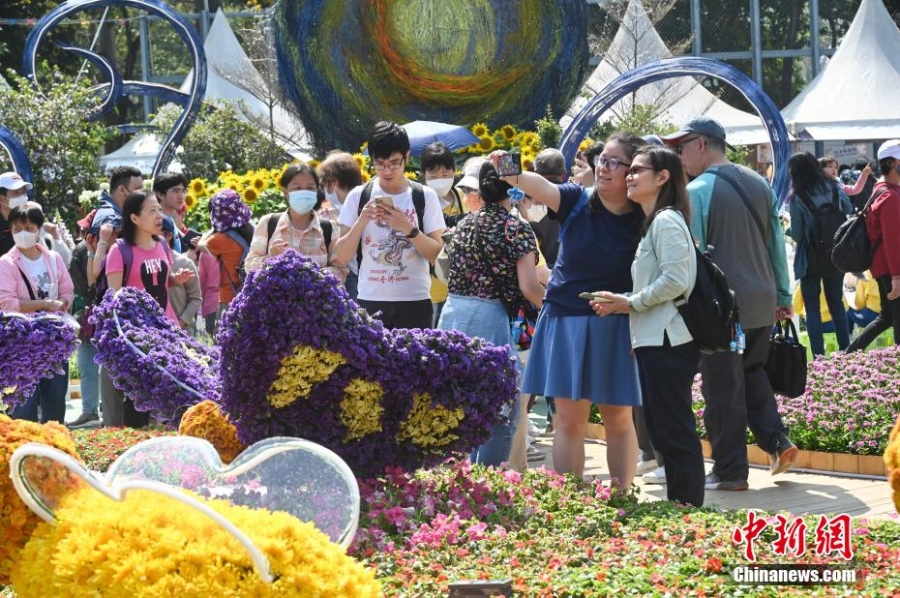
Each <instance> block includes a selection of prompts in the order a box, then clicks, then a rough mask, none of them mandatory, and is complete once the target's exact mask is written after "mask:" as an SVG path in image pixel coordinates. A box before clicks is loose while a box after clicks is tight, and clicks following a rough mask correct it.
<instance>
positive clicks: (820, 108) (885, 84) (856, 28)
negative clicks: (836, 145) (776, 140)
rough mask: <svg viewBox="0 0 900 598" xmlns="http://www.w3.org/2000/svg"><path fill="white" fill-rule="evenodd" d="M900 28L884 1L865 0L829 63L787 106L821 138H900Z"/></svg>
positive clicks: (788, 114) (800, 127)
mask: <svg viewBox="0 0 900 598" xmlns="http://www.w3.org/2000/svg"><path fill="white" fill-rule="evenodd" d="M898 57H900V30H898V29H897V25H895V24H894V21H893V19H891V15H890V14H889V13H888V11H887V9H886V8H885V7H884V4H883V3H882V2H881V0H863V2H862V4H860V6H859V10H858V11H857V13H856V16H855V17H854V18H853V23H851V24H850V28H849V29H848V30H847V34H846V35H845V36H844V39H843V40H841V43H840V45H839V46H838V48H837V50H836V51H835V53H834V55H833V56H832V57H831V60H830V61H828V65H827V66H826V67H825V68H824V69H823V70H822V71H821V72H820V73H819V74H818V75H817V76H816V78H815V79H813V80H812V81H810V83H809V85H807V86H806V88H805V89H804V90H803V91H802V92H800V94H799V95H798V96H797V97H795V98H794V99H793V100H792V101H791V103H790V104H788V105H787V106H786V107H785V108H784V110H782V111H781V115H782V117H784V120H785V122H786V123H787V125H788V130H789V131H790V132H791V133H793V134H794V135H796V136H800V134H801V133H805V134H804V135H803V137H810V138H812V139H814V140H816V141H823V140H848V139H849V140H869V139H871V140H880V139H888V138H893V137H900V102H898V101H897V99H898V93H900V62H898Z"/></svg>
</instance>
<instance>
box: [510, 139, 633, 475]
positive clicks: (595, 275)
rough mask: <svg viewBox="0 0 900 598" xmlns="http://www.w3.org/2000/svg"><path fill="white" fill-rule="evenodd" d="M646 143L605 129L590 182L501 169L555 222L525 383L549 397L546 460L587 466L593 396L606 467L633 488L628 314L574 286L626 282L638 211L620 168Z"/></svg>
mask: <svg viewBox="0 0 900 598" xmlns="http://www.w3.org/2000/svg"><path fill="white" fill-rule="evenodd" d="M645 144H646V142H645V141H644V140H643V139H641V138H640V137H638V136H636V135H632V134H626V133H616V134H614V135H613V136H612V137H610V138H609V140H608V141H607V143H606V145H605V146H604V149H603V152H601V154H600V155H599V156H597V159H596V160H595V163H596V170H595V173H594V176H595V180H596V187H594V188H588V189H585V188H584V187H581V186H580V185H576V184H573V183H566V184H562V185H555V184H553V183H551V182H549V181H547V180H546V179H544V178H543V177H541V176H540V175H537V174H534V173H530V172H524V173H522V174H521V175H520V176H518V177H516V176H512V177H507V178H506V179H505V180H506V181H507V182H509V183H510V184H512V185H517V186H518V187H519V188H521V189H522V190H523V191H524V192H525V193H526V194H528V195H529V196H530V197H531V198H532V199H534V201H536V202H537V203H542V204H544V205H546V206H547V208H548V210H549V212H550V213H551V215H552V217H555V218H556V219H558V220H559V222H560V238H559V255H558V257H557V260H556V265H555V266H554V268H553V272H552V274H551V276H550V284H549V285H548V287H547V295H546V297H545V300H544V309H543V310H542V311H541V315H540V317H539V318H538V321H537V325H536V327H535V331H534V339H533V340H532V344H531V355H530V356H529V359H528V365H527V366H526V368H525V378H524V382H523V385H522V392H524V393H534V394H538V395H543V396H551V397H554V398H555V399H556V410H557V411H556V418H555V421H554V437H553V467H554V469H555V470H556V471H557V472H559V473H568V472H571V473H575V474H578V475H582V474H583V473H584V434H585V430H586V427H587V422H588V417H589V415H590V409H591V405H592V404H595V405H598V407H599V409H600V415H601V416H602V418H603V424H604V426H605V428H606V434H607V442H608V450H607V463H608V466H609V472H610V476H611V477H612V478H613V483H614V484H616V485H617V486H618V487H619V488H620V489H621V490H622V491H624V492H628V491H629V490H630V488H631V482H632V480H633V479H634V472H635V466H636V462H637V436H636V434H635V430H634V423H633V421H632V407H639V406H640V405H641V393H640V385H639V382H638V375H637V365H636V362H635V359H634V355H633V354H632V351H631V341H630V333H629V327H628V316H627V315H617V316H614V317H606V318H600V317H599V316H597V315H596V314H595V313H594V311H593V309H591V305H590V302H589V301H588V300H586V299H583V298H580V297H579V295H580V294H582V293H592V292H596V291H600V290H611V289H612V288H615V289H617V291H616V292H620V293H624V292H628V291H630V290H631V262H632V260H633V259H634V254H635V251H636V250H637V245H638V241H639V239H640V229H641V224H642V222H643V219H644V214H643V212H641V210H640V208H639V207H638V206H637V205H635V204H634V203H632V202H631V201H629V199H628V196H627V189H626V186H625V176H626V174H627V171H628V167H629V166H630V165H631V158H632V156H633V155H634V151H635V150H636V149H637V148H638V147H641V146H643V145H645ZM494 159H495V160H496V159H497V158H496V157H495V158H494Z"/></svg>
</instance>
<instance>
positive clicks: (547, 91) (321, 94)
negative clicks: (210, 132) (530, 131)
mask: <svg viewBox="0 0 900 598" xmlns="http://www.w3.org/2000/svg"><path fill="white" fill-rule="evenodd" d="M275 10H276V13H275V15H276V18H275V23H276V26H275V31H276V51H277V56H278V68H279V72H280V75H281V80H282V84H283V86H284V91H285V94H286V95H287V96H288V97H289V98H290V100H291V101H292V102H293V103H294V104H295V106H296V108H297V110H298V111H299V113H300V115H301V117H302V119H303V122H304V125H305V126H306V129H307V131H309V132H310V133H311V134H312V135H313V137H314V138H315V139H316V140H317V141H318V142H319V143H320V144H322V145H328V146H330V147H334V146H340V147H345V148H353V147H357V146H358V145H359V143H360V141H361V140H363V139H365V137H366V133H367V131H368V129H369V127H370V126H371V125H372V124H374V123H375V122H376V121H378V120H382V119H392V120H395V121H398V122H401V123H405V122H409V121H413V120H435V121H441V122H450V123H455V124H466V125H467V124H471V123H475V122H481V121H486V122H487V123H489V124H491V125H492V126H501V125H504V124H514V125H517V126H528V127H530V126H531V125H532V123H533V122H534V120H536V119H537V118H540V117H541V116H542V115H543V114H544V112H545V110H546V109H547V106H551V107H556V108H559V109H562V108H564V107H565V106H568V105H569V103H570V102H571V100H572V99H573V97H574V96H575V94H576V93H577V92H578V89H579V87H580V85H581V81H582V79H583V76H584V70H585V68H586V67H587V61H588V47H587V7H586V4H585V2H583V1H582V0H555V1H548V0H418V1H410V0H282V2H280V3H279V4H278V6H277V8H276V9H275Z"/></svg>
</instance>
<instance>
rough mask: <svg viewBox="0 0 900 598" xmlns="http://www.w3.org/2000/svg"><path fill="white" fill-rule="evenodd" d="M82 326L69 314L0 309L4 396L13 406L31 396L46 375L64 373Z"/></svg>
mask: <svg viewBox="0 0 900 598" xmlns="http://www.w3.org/2000/svg"><path fill="white" fill-rule="evenodd" d="M78 329H79V326H78V323H77V322H76V321H75V319H74V318H72V316H70V315H68V314H38V315H30V314H19V313H4V312H0V399H2V401H3V402H4V403H6V405H7V406H9V407H10V409H12V408H14V407H16V406H18V405H20V404H22V403H24V402H25V401H26V400H28V397H30V396H31V394H32V393H33V392H34V389H35V388H36V387H37V385H38V383H39V382H40V381H41V379H42V378H48V377H50V376H53V375H55V374H58V373H62V371H63V369H62V364H63V363H65V362H66V360H68V359H69V356H70V355H72V352H73V351H75V347H77V346H78Z"/></svg>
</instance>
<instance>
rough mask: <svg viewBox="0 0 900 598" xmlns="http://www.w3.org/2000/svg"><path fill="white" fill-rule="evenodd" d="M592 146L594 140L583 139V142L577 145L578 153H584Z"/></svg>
mask: <svg viewBox="0 0 900 598" xmlns="http://www.w3.org/2000/svg"><path fill="white" fill-rule="evenodd" d="M592 145H594V140H593V139H591V138H590V137H586V138H584V140H582V142H581V143H579V144H578V151H579V152H586V151H587V150H588V148H589V147H591V146H592Z"/></svg>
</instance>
